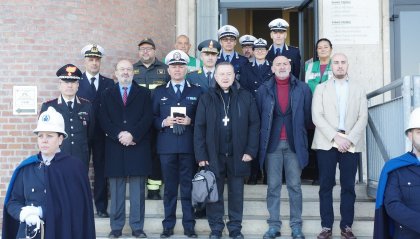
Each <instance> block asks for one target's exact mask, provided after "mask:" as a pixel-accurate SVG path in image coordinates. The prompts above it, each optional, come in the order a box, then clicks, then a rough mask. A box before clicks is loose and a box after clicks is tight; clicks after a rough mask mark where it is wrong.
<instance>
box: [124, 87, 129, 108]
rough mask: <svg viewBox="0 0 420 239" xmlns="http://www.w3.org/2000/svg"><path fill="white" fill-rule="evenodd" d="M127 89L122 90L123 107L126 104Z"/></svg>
mask: <svg viewBox="0 0 420 239" xmlns="http://www.w3.org/2000/svg"><path fill="white" fill-rule="evenodd" d="M127 89H128V88H127V87H123V90H124V94H123V103H124V106H125V105H126V104H127Z"/></svg>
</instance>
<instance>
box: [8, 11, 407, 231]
mask: <svg viewBox="0 0 420 239" xmlns="http://www.w3.org/2000/svg"><path fill="white" fill-rule="evenodd" d="M269 28H270V36H271V38H272V40H273V44H272V45H271V46H269V45H268V43H267V41H266V40H264V39H262V38H258V39H257V38H255V37H253V36H250V35H244V36H242V37H241V38H239V41H240V43H241V45H242V49H243V52H244V54H245V55H246V56H242V55H241V54H239V53H238V52H236V51H235V49H234V47H235V45H236V42H237V39H238V37H239V32H238V30H237V29H236V28H235V27H233V26H230V25H225V26H222V27H221V28H220V29H219V30H218V40H213V39H209V40H206V41H203V42H201V43H200V44H199V45H198V50H199V51H200V59H196V58H194V57H192V56H189V55H188V52H189V50H190V47H191V44H190V43H189V40H188V37H187V36H185V35H180V36H178V37H177V39H176V43H175V45H174V47H175V50H173V51H171V52H169V53H168V54H167V56H166V57H165V59H164V62H162V61H159V60H158V59H157V58H156V55H155V52H156V45H155V43H154V42H153V40H152V39H151V38H145V39H143V40H141V41H140V43H139V44H138V50H139V61H138V62H137V63H135V64H133V63H131V62H130V61H129V60H127V59H124V60H120V61H119V62H118V63H117V65H116V68H115V77H116V79H117V82H116V83H114V81H113V80H111V79H109V78H106V77H104V76H103V75H101V74H100V73H99V71H100V66H101V59H102V57H103V55H104V49H103V48H102V47H101V46H99V45H96V44H89V45H87V46H86V47H84V48H83V49H82V51H81V52H82V55H83V56H84V59H85V68H86V71H85V73H83V74H82V72H81V71H80V70H79V69H78V68H77V67H76V66H74V65H72V64H67V65H65V66H63V67H61V68H60V69H59V70H58V71H57V77H58V78H59V90H60V93H61V95H60V97H58V98H57V99H54V100H51V101H48V102H45V103H43V104H42V107H41V114H40V117H39V120H38V125H37V128H36V129H35V130H34V133H36V134H37V137H38V147H39V150H40V153H39V154H37V155H35V156H31V157H30V158H29V159H27V160H25V161H23V162H22V164H21V165H20V166H19V167H18V169H17V170H16V171H15V173H14V175H13V177H12V181H11V183H10V185H9V189H8V193H7V196H6V201H5V204H4V205H5V209H4V211H3V212H4V214H5V216H4V217H3V219H4V222H3V237H5V236H6V237H5V238H23V237H25V236H27V235H28V234H30V236H31V238H40V233H38V234H37V232H39V231H40V229H41V228H42V227H43V226H42V225H44V224H45V225H44V231H45V233H46V234H45V235H46V236H47V238H94V237H95V229H94V223H93V205H92V197H91V194H90V187H89V181H88V177H87V172H88V165H89V161H90V160H89V159H90V157H91V155H92V158H93V166H94V173H95V176H94V203H95V206H96V213H97V216H99V217H110V226H111V232H110V233H109V237H110V238H118V237H120V236H122V229H123V227H124V225H125V219H126V212H125V201H126V200H125V197H126V184H127V183H128V184H129V187H128V188H129V200H130V212H129V225H130V227H131V229H132V235H133V236H134V237H136V238H146V237H147V235H146V233H145V232H144V230H143V229H144V220H145V197H146V185H147V197H148V198H149V199H161V193H160V187H161V185H162V180H163V182H164V183H165V187H164V192H163V204H164V219H163V221H162V227H163V230H162V233H161V235H160V237H161V238H169V237H171V236H172V235H173V234H174V227H175V223H176V205H177V198H178V187H179V188H180V190H179V192H180V194H181V195H180V201H181V204H182V226H183V228H184V234H185V235H186V236H187V237H189V238H196V237H197V234H196V232H195V215H194V208H193V207H192V204H191V191H192V182H191V180H192V178H193V176H194V173H195V172H196V171H197V167H198V166H199V167H207V168H209V169H210V170H211V171H212V172H213V173H214V174H215V176H216V183H217V189H218V195H220V196H219V199H218V201H217V202H214V203H208V204H207V205H206V214H207V219H208V223H209V226H210V229H211V233H210V236H209V238H211V239H218V238H221V237H222V232H223V230H224V227H225V223H224V220H223V217H224V211H225V210H224V199H223V196H221V195H223V191H224V185H225V182H226V183H227V187H228V189H227V190H228V216H229V221H228V222H227V224H226V226H227V229H228V231H229V237H232V238H234V239H241V238H243V237H244V236H243V234H242V233H241V229H242V218H243V201H244V182H245V179H246V178H248V183H249V184H255V183H256V180H257V177H258V174H259V173H260V171H261V169H263V170H265V172H266V175H265V180H266V182H267V184H268V187H267V210H268V212H269V218H268V220H267V223H268V229H267V231H266V232H265V233H264V235H263V238H264V239H274V238H276V237H279V236H281V226H282V221H281V216H280V201H281V200H280V192H281V187H282V183H283V181H282V180H283V172H284V174H285V175H284V178H285V180H286V185H287V189H288V193H289V201H290V227H291V229H292V237H293V238H294V239H302V238H305V236H304V234H303V232H302V197H303V196H302V189H301V174H302V170H303V169H304V168H305V167H306V166H307V164H308V155H309V150H310V147H311V148H312V149H313V150H315V152H316V155H317V162H318V167H319V183H320V190H319V197H320V216H321V227H322V230H321V232H320V234H319V235H318V237H317V238H318V239H328V238H332V227H333V223H334V211H333V201H332V190H333V187H334V186H335V182H336V181H335V178H336V177H335V172H336V165H337V163H338V164H339V169H340V185H341V201H340V213H341V221H340V229H341V236H342V238H346V239H354V238H356V236H355V235H354V234H353V232H352V224H353V219H354V203H355V198H356V194H355V175H356V171H357V165H358V160H359V157H360V152H361V151H363V150H364V146H365V143H364V130H365V127H366V124H367V100H366V95H365V92H364V91H363V89H362V87H360V86H359V85H358V84H357V83H356V82H355V81H354V80H352V79H350V77H349V76H348V74H347V73H348V66H349V63H348V59H347V57H346V55H344V54H342V53H336V54H334V55H333V56H332V57H331V52H332V44H331V42H330V41H329V40H328V39H326V38H323V39H320V40H319V41H318V42H317V43H316V53H317V54H316V56H315V57H314V59H313V60H312V61H310V62H308V63H307V64H306V66H305V81H306V82H305V81H303V80H302V79H301V78H300V65H301V62H300V61H301V57H300V53H299V50H298V49H297V48H295V47H293V46H288V45H286V44H285V40H286V38H287V30H288V28H289V24H288V23H287V22H286V21H285V20H284V19H275V20H273V21H271V22H270V24H269ZM311 130H312V132H313V133H312V134H313V142H310V139H309V138H308V135H310V132H311ZM410 135H411V134H410ZM311 141H312V140H311ZM309 144H311V146H310V145H309ZM226 179H227V180H226ZM107 181H108V182H109V192H108V190H107V188H108V185H107ZM108 193H109V194H110V198H111V203H110V211H109V212H110V213H109V214H108V211H107V208H108ZM385 202H386V200H385ZM75 212H76V213H75ZM19 222H21V223H20V224H19ZM5 223H6V224H5ZM5 225H11V226H5ZM41 231H42V230H41ZM32 236H33V237H32Z"/></svg>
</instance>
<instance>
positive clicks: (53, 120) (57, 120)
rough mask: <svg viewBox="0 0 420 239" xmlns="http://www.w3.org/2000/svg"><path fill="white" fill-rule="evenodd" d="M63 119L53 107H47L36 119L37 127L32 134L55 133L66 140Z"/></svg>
mask: <svg viewBox="0 0 420 239" xmlns="http://www.w3.org/2000/svg"><path fill="white" fill-rule="evenodd" d="M64 129H65V128H64V118H63V116H62V115H61V114H60V113H58V112H57V111H56V110H55V109H54V108H53V107H48V109H47V111H44V112H43V113H42V114H41V115H40V116H39V118H38V125H37V126H36V129H34V131H33V132H34V133H35V134H38V133H39V132H57V133H60V134H63V135H64V138H67V133H66V131H65V130H64Z"/></svg>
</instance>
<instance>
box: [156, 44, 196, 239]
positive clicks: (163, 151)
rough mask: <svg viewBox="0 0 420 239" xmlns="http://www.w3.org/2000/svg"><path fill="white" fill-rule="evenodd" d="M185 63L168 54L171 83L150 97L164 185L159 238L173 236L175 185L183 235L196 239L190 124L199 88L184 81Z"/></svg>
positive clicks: (179, 55)
mask: <svg viewBox="0 0 420 239" xmlns="http://www.w3.org/2000/svg"><path fill="white" fill-rule="evenodd" d="M188 60H189V57H188V55H187V54H185V53H184V52H183V51H180V50H173V51H171V52H170V53H169V54H168V55H167V56H166V59H165V62H166V63H167V64H168V65H169V69H168V70H169V71H170V74H171V81H170V82H168V83H167V84H166V85H161V86H158V87H157V88H156V89H155V91H154V94H153V114H154V126H155V128H156V129H157V130H158V134H157V152H158V154H159V158H160V162H161V167H162V173H163V179H164V182H165V188H164V190H165V191H164V197H163V203H164V208H165V218H164V220H163V221H162V226H163V232H162V234H161V238H167V237H170V236H171V235H173V229H174V227H175V223H176V204H177V195H178V186H179V188H180V193H181V204H182V215H183V217H182V225H183V227H184V234H185V235H187V236H188V237H197V235H196V234H195V230H194V227H195V220H194V213H193V207H192V203H191V190H192V182H191V179H192V178H193V176H194V172H195V169H196V165H195V160H194V147H193V146H194V144H193V124H194V119H195V111H196V108H197V104H198V100H199V97H200V95H201V93H202V91H201V89H200V87H198V86H195V85H192V84H190V83H189V82H188V81H186V80H185V79H184V78H185V75H186V73H187V66H186V65H187V63H188ZM175 71H177V72H175ZM171 72H172V73H171ZM173 72H175V73H173ZM175 88H176V90H175ZM174 107H179V108H183V109H184V112H183V113H182V114H183V116H176V115H175V114H174V113H173V112H178V110H176V108H174ZM180 111H182V110H180ZM178 113H181V112H178ZM179 120H182V121H183V122H184V121H188V120H189V122H188V123H179V122H180V121H179ZM168 122H170V124H169V123H168Z"/></svg>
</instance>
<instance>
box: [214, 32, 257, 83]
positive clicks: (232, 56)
mask: <svg viewBox="0 0 420 239" xmlns="http://www.w3.org/2000/svg"><path fill="white" fill-rule="evenodd" d="M217 35H218V36H219V41H220V42H222V51H221V52H220V54H219V56H218V58H217V62H216V65H217V64H219V63H220V62H225V61H227V62H230V64H232V65H233V67H234V69H235V74H236V77H238V76H239V73H240V71H241V67H242V66H243V65H244V64H246V63H248V62H249V61H248V58H246V57H244V56H242V55H239V53H238V52H236V51H235V49H233V48H232V49H230V48H229V49H227V48H226V47H225V43H223V42H224V41H226V40H227V41H229V39H231V41H232V40H233V41H234V43H233V47H235V45H236V39H237V38H238V36H239V31H238V29H236V28H235V27H234V26H231V25H225V26H222V27H221V28H220V29H219V30H218V31H217ZM232 38H234V39H232ZM227 51H229V52H227Z"/></svg>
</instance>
